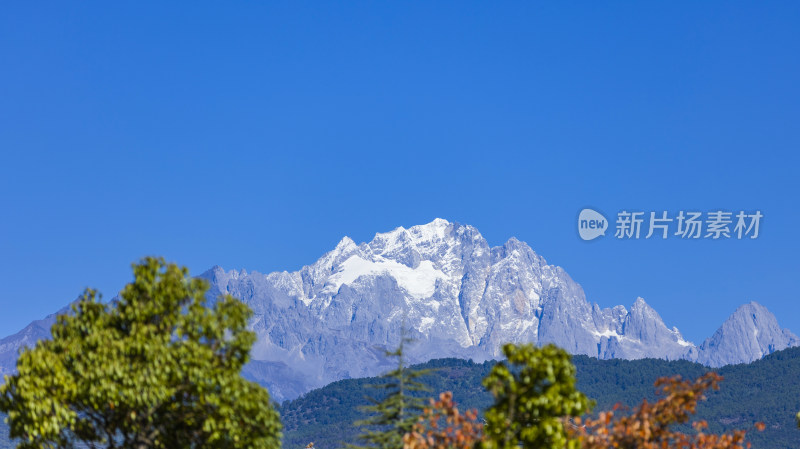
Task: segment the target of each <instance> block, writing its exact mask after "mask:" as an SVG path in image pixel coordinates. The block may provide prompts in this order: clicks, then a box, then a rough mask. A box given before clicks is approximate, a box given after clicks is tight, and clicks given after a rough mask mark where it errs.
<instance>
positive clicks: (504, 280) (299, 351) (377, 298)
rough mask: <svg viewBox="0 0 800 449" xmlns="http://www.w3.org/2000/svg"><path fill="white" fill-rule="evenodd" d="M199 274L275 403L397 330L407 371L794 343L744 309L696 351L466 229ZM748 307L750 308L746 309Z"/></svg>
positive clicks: (346, 245)
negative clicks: (406, 336)
mask: <svg viewBox="0 0 800 449" xmlns="http://www.w3.org/2000/svg"><path fill="white" fill-rule="evenodd" d="M201 277H203V278H205V279H207V280H208V281H209V283H210V285H211V290H210V291H209V298H210V299H211V300H213V299H215V298H216V297H218V296H219V295H220V294H231V295H233V296H235V297H237V298H240V299H241V300H242V301H244V302H245V303H247V304H248V305H249V306H250V307H251V308H252V309H253V311H254V317H253V319H252V321H251V323H250V325H251V328H252V329H253V330H254V331H255V332H256V334H257V335H258V340H257V342H256V344H255V345H254V347H253V350H252V358H253V362H251V363H250V364H249V365H248V366H247V367H246V369H245V372H244V375H245V376H247V377H248V378H250V379H252V380H255V381H258V382H260V383H262V384H264V385H265V386H267V387H268V388H269V389H270V392H271V394H272V396H273V397H274V398H275V399H276V400H279V401H282V400H285V399H292V398H295V397H297V396H299V395H300V394H302V393H304V392H306V391H308V390H310V389H312V388H316V387H320V386H323V385H325V384H327V383H329V382H332V381H335V380H339V379H344V378H353V377H363V376H371V375H375V374H378V373H380V372H382V371H385V370H386V369H388V368H390V365H389V364H388V363H389V362H388V361H387V360H386V359H385V357H384V355H383V351H384V350H385V349H392V348H394V347H395V346H396V345H397V342H398V341H399V338H400V330H401V328H402V327H403V326H405V327H406V328H408V329H410V330H411V337H413V338H414V339H415V340H416V342H415V343H414V344H413V345H412V346H411V348H410V349H409V361H410V362H412V363H415V362H423V361H427V360H429V359H431V358H436V357H461V358H472V359H474V360H476V361H482V360H486V359H493V358H499V357H500V356H501V352H500V347H501V345H502V344H503V343H506V342H517V343H520V342H532V343H536V344H546V343H555V344H556V345H558V346H561V347H563V348H565V349H567V350H568V351H570V352H571V353H573V354H586V355H590V356H594V357H599V358H604V359H606V358H626V359H636V358H643V357H657V358H664V359H681V358H683V359H689V360H697V361H700V362H701V363H706V364H710V365H713V366H718V365H721V364H727V363H738V362H741V361H751V360H755V359H757V358H760V357H761V356H763V355H765V354H768V353H769V352H772V351H776V350H780V349H783V348H785V347H788V346H793V345H797V344H800V342H799V341H798V338H797V337H795V336H794V335H793V334H791V333H790V332H788V331H784V330H781V329H780V327H778V324H777V322H776V321H775V318H774V316H773V315H771V314H770V313H769V312H768V311H766V309H764V308H763V307H761V306H758V305H757V304H755V305H754V304H752V303H751V304H750V305H746V306H743V307H742V308H740V309H739V310H737V312H736V313H735V314H734V315H733V316H732V317H731V319H729V320H728V321H727V322H726V323H725V324H724V325H723V327H722V328H720V330H718V331H717V333H715V334H714V336H713V337H711V338H710V339H709V340H707V341H706V343H704V344H703V345H702V346H701V347H699V348H698V347H696V346H695V345H694V344H692V343H690V342H687V341H685V340H684V339H683V338H682V336H681V334H680V332H679V331H678V330H677V329H676V328H671V329H670V328H668V327H667V326H666V325H665V324H664V322H663V320H662V319H661V317H660V316H659V315H658V313H657V312H656V311H655V310H653V309H652V308H651V307H650V306H648V305H647V303H645V301H644V300H643V299H641V298H638V299H637V300H636V301H635V302H634V304H633V306H632V307H631V309H630V311H628V310H626V308H625V307H623V306H616V307H614V308H607V309H603V308H601V307H599V306H598V305H597V304H591V303H589V302H588V301H587V300H586V297H585V295H584V292H583V289H582V288H581V287H580V285H578V284H577V283H576V282H574V281H573V280H572V279H571V278H570V277H569V275H568V274H567V273H566V272H564V270H563V269H561V268H560V267H556V266H552V265H548V264H547V262H546V261H545V260H544V259H543V258H542V257H541V256H539V255H537V254H536V253H535V252H534V251H533V250H532V249H531V248H530V247H529V246H528V245H527V244H525V243H523V242H520V241H519V240H517V239H514V238H512V239H510V240H509V241H508V242H506V243H505V244H504V245H502V246H499V247H495V248H490V247H489V245H488V243H487V242H486V240H485V239H484V238H483V236H481V234H480V233H479V232H478V230H477V229H475V228H473V227H472V226H468V225H461V224H457V223H450V222H447V221H445V220H441V219H437V220H434V221H433V222H431V223H428V224H426V225H420V226H414V227H412V228H409V229H404V228H397V229H395V230H393V231H390V232H387V233H379V234H376V235H375V237H374V238H373V239H372V241H370V242H369V243H361V244H358V245H357V244H356V243H355V242H353V241H352V240H351V239H349V238H347V237H345V238H344V239H342V241H341V242H339V244H338V245H337V246H336V248H334V249H333V250H332V251H331V252H329V253H327V254H325V255H324V256H322V257H321V258H320V259H319V260H317V261H316V262H315V263H313V264H312V265H308V266H305V267H303V268H302V269H300V270H299V271H295V272H285V271H284V272H275V273H270V274H261V273H258V272H250V273H248V272H246V271H244V270H242V271H237V270H230V271H225V270H223V269H222V268H220V267H214V268H212V269H211V270H209V271H207V272H205V273H203V274H202V275H201ZM748 307H749V308H751V309H753V313H750V309H746V310H745V311H744V312H740V311H742V310H743V308H748ZM756 309H757V310H756ZM751 316H755V317H756V318H752V319H751V318H748V317H751ZM735 317H739V318H736V319H734V318H735ZM732 320H733V321H732ZM32 326H33V327H32ZM37 326H38V327H37ZM748 326H750V327H748ZM46 327H48V326H45V325H44V324H37V325H36V326H34V324H32V325H31V326H29V327H28V328H26V329H25V330H23V331H22V332H20V333H19V334H16V335H14V336H11V337H8V338H6V339H4V340H2V341H0V363H2V369H4V370H6V371H5V372H8V370H13V363H11V362H12V361H13V360H15V359H16V351H17V349H18V348H19V347H21V346H25V345H29V344H31V343H32V342H33V341H35V340H36V339H38V338H44V337H45V336H47V335H45V334H49V332H44V330H43V329H45V328H46ZM754 329H755V330H756V331H757V336H756V337H755V339H754V337H753V332H754ZM751 340H752V341H751Z"/></svg>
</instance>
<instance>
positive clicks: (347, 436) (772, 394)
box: [0, 348, 800, 449]
mask: <svg viewBox="0 0 800 449" xmlns="http://www.w3.org/2000/svg"><path fill="white" fill-rule="evenodd" d="M573 363H574V364H575V366H576V368H577V373H578V375H577V377H578V388H579V389H580V390H581V391H583V392H584V393H586V395H587V396H589V397H590V398H592V399H593V400H595V401H596V405H595V407H594V410H595V411H599V410H604V409H610V408H611V407H613V406H614V404H616V403H621V404H623V405H625V406H628V407H631V406H634V405H636V404H638V403H639V402H640V401H641V400H642V399H643V398H647V399H649V400H652V399H653V398H655V390H654V388H653V382H654V381H655V380H656V379H657V378H658V377H662V376H671V375H675V374H680V375H681V376H683V377H684V378H696V377H698V376H700V375H702V374H703V373H705V372H707V371H708V370H709V368H707V367H704V366H702V365H698V364H696V363H690V362H686V361H672V362H668V361H664V360H656V359H644V360H634V361H628V360H598V359H594V358H591V357H586V356H575V357H573ZM492 366H493V362H485V363H473V362H471V361H465V360H459V359H437V360H431V361H430V362H428V363H424V364H421V365H416V366H415V367H414V368H431V369H435V372H434V373H432V374H430V375H427V376H426V377H424V379H423V380H424V381H425V383H426V384H428V385H429V386H430V388H431V392H430V393H429V394H428V395H429V396H434V395H436V394H438V393H439V392H442V391H452V392H453V393H454V397H455V400H456V401H457V402H458V404H459V408H460V409H462V410H464V409H469V408H476V409H478V410H482V409H484V408H486V407H487V406H489V405H490V404H491V397H490V395H489V394H488V393H487V392H486V391H485V390H484V389H483V387H481V379H483V378H484V377H485V376H486V375H487V374H488V373H489V371H490V370H491V367H492ZM717 372H718V373H719V374H721V375H722V376H723V377H724V381H723V382H722V384H721V388H720V390H719V391H716V392H712V393H710V394H709V395H708V396H709V397H708V400H707V401H705V402H704V403H703V404H702V405H701V406H700V408H699V410H698V414H697V418H698V419H701V418H702V419H706V420H708V423H709V430H710V431H713V432H722V431H726V430H731V429H736V428H743V429H752V427H753V424H754V423H755V422H757V421H762V422H764V423H765V424H766V430H765V431H764V432H749V433H748V439H749V440H750V441H751V442H752V443H753V448H755V449H773V448H775V449H778V448H796V447H798V446H800V429H797V427H796V424H795V414H796V413H797V411H798V410H800V348H791V349H787V350H784V351H780V352H776V353H774V354H771V355H769V356H767V357H765V358H763V359H762V360H759V361H756V362H753V363H750V364H744V365H732V366H726V367H723V368H720V369H718V370H717ZM379 382H381V380H380V379H378V378H367V379H347V380H341V381H338V382H334V383H332V384H329V385H327V386H325V387H323V388H320V389H317V390H314V391H311V392H309V393H307V394H305V395H303V396H302V397H300V398H298V399H296V400H293V401H286V402H284V403H283V404H282V405H281V406H280V408H279V409H280V414H281V421H282V422H283V425H284V432H283V434H284V437H283V447H284V448H286V449H289V448H291V449H294V448H304V447H305V446H306V444H308V443H309V442H312V441H313V442H314V447H315V448H321V449H333V448H340V447H343V446H344V444H343V443H344V442H354V441H355V437H356V435H358V429H357V428H356V427H354V426H353V425H352V423H353V422H354V421H356V420H359V419H362V418H364V417H365V415H364V414H363V413H362V412H361V411H360V410H359V407H360V406H362V405H366V404H367V401H366V399H365V396H366V395H371V396H373V397H379V393H380V392H379V391H378V390H375V389H372V388H369V387H368V386H369V385H374V384H377V383H379ZM6 447H8V448H11V447H14V446H13V445H12V444H11V442H10V441H9V440H8V428H7V426H6V425H5V424H3V425H2V426H0V448H6Z"/></svg>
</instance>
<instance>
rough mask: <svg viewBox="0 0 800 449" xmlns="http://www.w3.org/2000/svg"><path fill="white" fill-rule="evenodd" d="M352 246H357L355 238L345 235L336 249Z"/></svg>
mask: <svg viewBox="0 0 800 449" xmlns="http://www.w3.org/2000/svg"><path fill="white" fill-rule="evenodd" d="M351 246H356V242H354V241H353V239H351V238H350V237H348V236H344V237H343V238H342V240H340V241H339V243H338V244H337V245H336V249H340V250H341V249H345V248H349V247H351Z"/></svg>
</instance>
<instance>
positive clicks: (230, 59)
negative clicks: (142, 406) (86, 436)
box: [0, 1, 800, 344]
mask: <svg viewBox="0 0 800 449" xmlns="http://www.w3.org/2000/svg"><path fill="white" fill-rule="evenodd" d="M798 24H800V3H797V2H788V1H787V2H758V3H757V4H754V3H752V2H728V1H726V2H699V3H698V2H688V1H687V2H683V1H678V2H660V3H654V2H645V3H636V2H577V3H575V2H573V3H569V4H564V3H561V2H540V3H536V4H534V2H513V3H512V2H435V4H431V2H345V3H343V2H333V4H331V3H326V2H298V1H290V2H289V1H287V2H225V3H220V2H182V3H179V2H173V3H167V4H165V3H164V2H78V3H75V2H25V1H19V2H17V1H13V2H4V3H3V5H2V6H0V67H1V68H0V154H1V155H2V158H0V161H1V162H0V208H2V209H0V210H2V215H1V216H0V217H2V219H1V220H0V254H1V255H2V257H0V276H2V278H0V335H7V334H9V333H12V332H15V331H16V330H18V329H19V328H21V327H22V326H24V325H25V324H27V323H28V322H29V321H30V320H33V319H36V318H40V317H42V316H44V315H45V314H47V313H50V312H53V311H55V310H57V309H59V308H60V307H61V306H63V305H64V304H66V303H68V302H69V301H70V300H72V299H74V298H75V297H76V296H77V295H78V294H79V293H80V292H81V291H82V290H83V288H84V287H86V286H94V287H97V288H99V289H100V290H101V291H103V292H104V293H105V295H106V298H110V297H112V296H113V295H114V294H115V292H116V291H117V290H118V289H119V288H120V287H122V285H124V283H125V282H127V281H128V280H129V279H130V277H131V274H130V264H131V263H132V262H133V261H135V260H137V259H139V258H140V257H142V256H144V255H150V254H154V255H163V256H165V257H166V258H167V259H169V260H172V261H177V262H180V263H182V264H185V265H188V266H189V267H190V269H191V270H192V272H193V273H200V272H202V271H204V270H206V269H207V268H209V267H211V266H213V265H215V264H219V265H222V266H223V267H225V268H228V269H230V268H246V269H248V270H256V271H260V272H270V271H273V270H283V269H286V270H296V269H298V268H300V267H301V266H302V265H305V264H309V263H312V262H313V261H315V260H316V259H317V258H318V257H319V256H320V255H322V254H323V253H324V252H326V251H328V250H330V249H332V248H333V246H334V245H335V244H336V243H337V242H338V240H339V239H340V238H341V237H342V236H344V235H349V236H350V237H352V238H353V239H354V240H356V241H365V240H369V239H371V238H372V236H373V235H374V233H375V232H379V231H381V232H382V231H387V230H390V229H393V228H395V227H397V226H401V225H402V226H411V225H414V224H420V223H425V222H428V221H430V220H432V219H433V218H435V217H442V218H446V219H448V220H451V221H458V222H462V223H468V224H472V225H474V226H476V227H477V228H478V229H479V230H480V231H481V232H482V233H483V235H484V236H485V237H486V238H487V239H488V240H489V242H490V243H491V244H493V245H497V244H502V243H503V242H505V241H506V240H507V239H508V238H509V237H512V236H516V237H517V238H519V239H521V240H524V241H526V242H528V243H529V244H530V245H531V246H532V247H533V248H534V249H535V250H536V251H537V252H538V253H540V254H541V255H543V256H544V257H545V258H547V260H548V261H549V262H551V263H555V264H558V265H560V266H563V267H564V268H565V269H566V270H567V271H568V272H569V273H570V274H571V275H572V277H573V278H574V279H575V280H577V281H578V282H580V283H581V284H582V285H583V287H584V289H585V290H586V293H587V296H588V297H589V299H590V300H591V301H594V302H598V303H599V304H600V305H602V306H612V305H615V304H624V305H626V306H630V304H631V303H632V302H633V301H634V299H635V298H636V297H637V296H642V297H644V298H645V299H646V300H647V301H648V302H649V303H650V304H652V305H653V306H654V307H655V308H656V309H657V310H658V311H659V312H660V313H661V315H662V316H663V317H664V319H665V321H666V322H667V324H668V325H670V326H672V325H675V326H678V328H680V329H681V330H682V331H683V332H684V335H685V336H687V337H688V338H689V339H691V340H693V341H694V342H695V343H698V344H699V343H701V342H702V339H703V338H705V337H707V336H709V335H710V334H711V333H712V332H713V331H714V330H715V329H716V327H717V326H718V325H719V324H720V323H721V322H722V321H723V320H724V319H725V318H726V317H727V316H728V315H729V314H730V313H731V312H732V311H733V310H734V309H735V307H736V306H738V305H739V304H741V303H744V302H746V301H750V300H756V301H759V302H761V303H763V304H765V305H766V306H767V307H769V308H770V310H772V311H773V312H774V313H775V314H776V315H778V317H779V320H780V321H781V324H783V325H784V326H786V327H789V328H791V329H793V330H794V331H795V332H796V333H800V294H798V285H797V284H798V274H799V273H800V262H798V250H800V236H799V234H798V225H800V211H799V210H798V209H799V208H800V205H799V204H798V199H797V195H798V192H800V181H798V179H799V178H798V175H797V171H798V165H799V163H800V156H799V155H798V147H799V146H800V145H799V144H800V82H799V80H800V26H798ZM584 206H593V207H596V208H598V209H599V210H602V211H606V212H607V213H608V212H610V213H612V214H614V213H616V211H618V210H621V209H639V210H643V211H651V210H652V211H661V210H669V211H677V210H680V209H696V210H702V211H709V210H714V209H728V210H734V211H738V210H741V209H744V210H755V209H759V210H761V211H762V213H763V214H764V216H765V217H764V219H763V222H762V226H761V236H760V237H759V238H758V239H756V240H748V241H736V240H733V241H724V242H712V241H707V240H702V241H682V240H680V239H676V238H670V239H667V240H666V241H653V240H649V241H645V240H639V241H615V240H613V239H610V238H604V239H600V240H598V241H594V242H590V243H587V242H583V241H581V240H579V239H578V237H577V232H576V224H575V220H576V217H577V214H578V211H579V210H580V209H581V208H582V207H584Z"/></svg>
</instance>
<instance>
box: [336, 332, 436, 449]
mask: <svg viewBox="0 0 800 449" xmlns="http://www.w3.org/2000/svg"><path fill="white" fill-rule="evenodd" d="M412 341H413V339H411V338H409V337H408V336H407V333H406V329H405V326H403V327H402V330H401V336H400V344H399V346H398V347H397V349H396V350H394V351H386V352H385V354H386V356H387V357H395V358H397V368H395V369H394V370H392V371H389V372H387V373H385V374H384V375H383V376H381V378H382V379H385V380H386V382H382V383H379V384H375V385H370V387H371V388H378V389H381V390H384V391H385V392H386V393H385V396H384V398H383V400H377V399H375V398H373V397H368V398H367V399H369V401H370V402H372V405H369V406H365V407H363V408H362V410H363V411H365V412H368V413H371V414H372V416H370V417H369V418H367V419H364V420H360V421H356V423H355V425H356V426H360V427H362V434H361V435H360V436H359V439H360V440H361V441H363V442H364V443H365V445H364V446H358V445H352V444H350V445H348V446H347V447H348V449H402V447H403V435H405V434H406V433H408V432H410V431H411V430H412V428H413V426H414V423H416V422H417V420H418V418H419V416H420V414H421V413H422V410H423V409H424V408H425V404H426V400H425V399H424V398H422V397H419V396H412V395H411V394H410V393H413V392H426V391H430V389H429V388H428V387H426V386H425V385H424V384H423V383H422V382H420V381H419V378H420V377H422V376H424V375H426V374H429V373H430V372H431V371H432V370H429V369H426V370H414V369H409V368H407V367H406V366H405V347H406V344H408V343H411V342H412ZM364 427H366V428H364Z"/></svg>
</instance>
